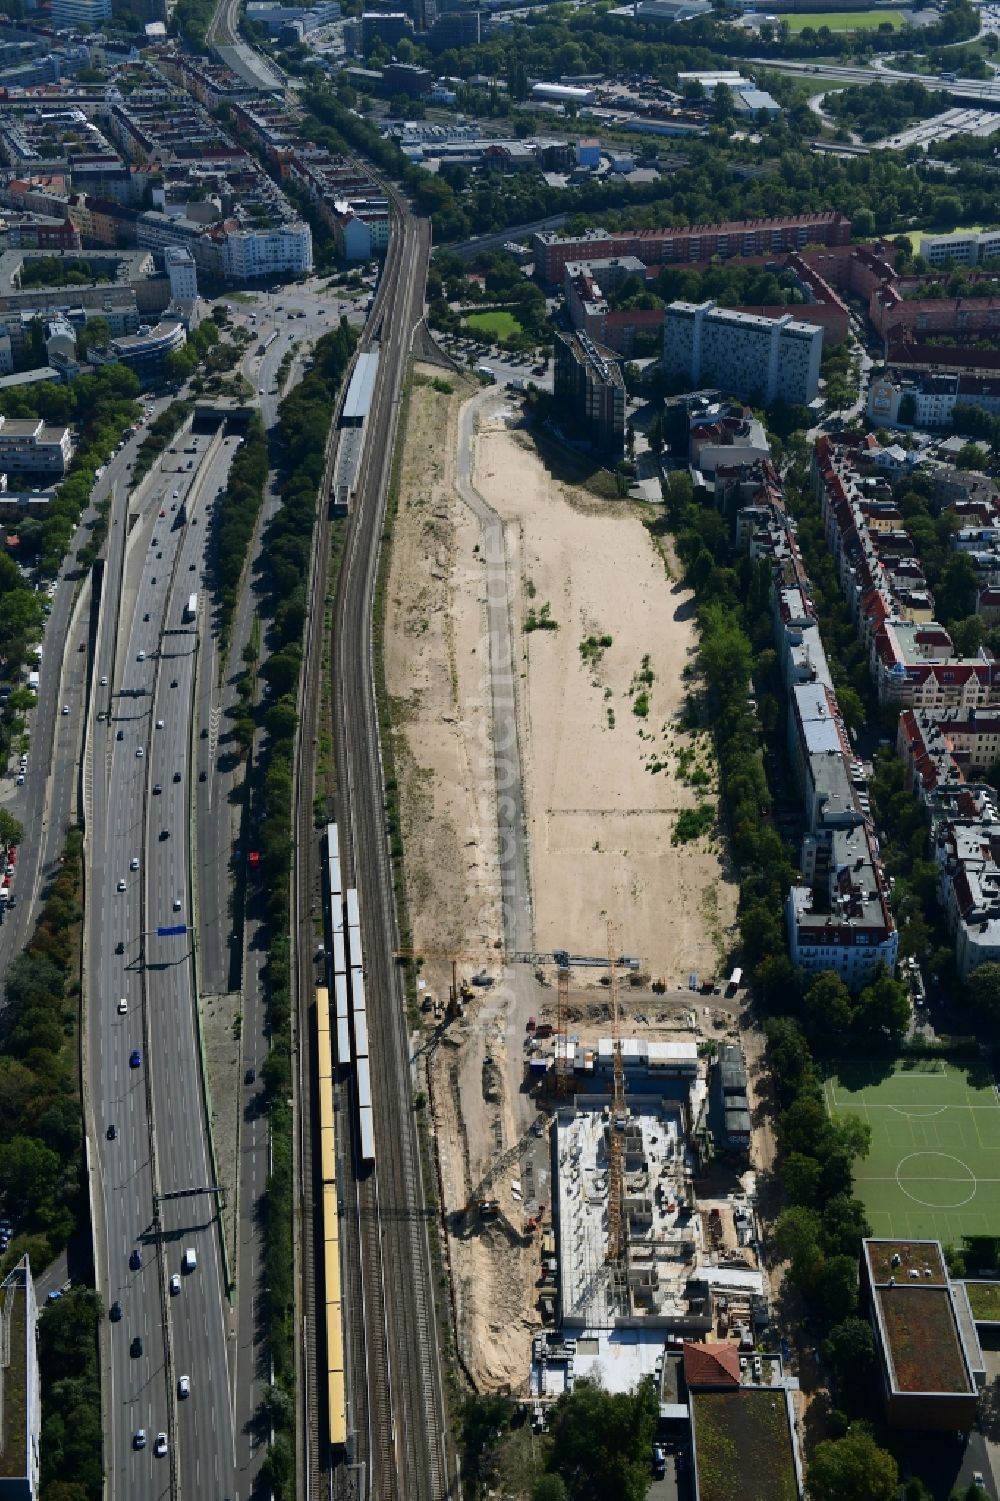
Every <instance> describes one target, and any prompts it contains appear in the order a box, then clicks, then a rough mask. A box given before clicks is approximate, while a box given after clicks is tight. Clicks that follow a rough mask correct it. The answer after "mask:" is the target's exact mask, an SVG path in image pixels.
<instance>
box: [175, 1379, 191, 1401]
mask: <svg viewBox="0 0 1000 1501" xmlns="http://www.w3.org/2000/svg"><path fill="white" fill-rule="evenodd" d="M177 1395H178V1397H180V1398H181V1399H183V1398H184V1397H190V1395H191V1377H190V1376H179V1377H178V1378H177Z"/></svg>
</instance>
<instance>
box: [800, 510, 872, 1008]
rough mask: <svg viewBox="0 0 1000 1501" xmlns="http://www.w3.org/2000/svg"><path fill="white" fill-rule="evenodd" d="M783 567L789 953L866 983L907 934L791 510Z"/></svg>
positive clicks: (853, 984) (810, 968)
mask: <svg viewBox="0 0 1000 1501" xmlns="http://www.w3.org/2000/svg"><path fill="white" fill-rule="evenodd" d="M772 525H773V526H774V527H775V529H776V530H781V531H784V533H785V553H784V560H783V561H781V562H780V564H779V566H778V567H777V568H776V572H775V586H774V591H773V611H774V621H775V633H776V644H777V650H778V657H779V661H780V663H781V668H782V676H783V679H784V682H785V688H786V693H787V701H788V733H787V738H788V747H789V754H790V757H791V763H792V766H793V767H794V769H795V773H796V780H797V782H798V785H799V787H800V789H801V792H802V797H803V811H804V818H805V825H806V833H805V835H804V837H803V841H802V849H801V852H800V861H799V868H800V873H801V880H800V881H798V882H796V884H795V885H793V886H792V888H791V889H790V891H789V893H788V897H787V902H786V921H787V927H788V944H789V954H790V956H791V959H792V962H793V964H795V965H797V966H799V967H800V968H801V969H803V970H804V971H805V973H806V974H807V975H812V974H817V973H819V971H821V970H825V969H832V970H834V971H835V972H836V973H837V974H839V975H840V977H841V978H842V979H843V981H844V983H845V985H847V986H848V987H849V989H851V990H855V991H856V990H860V989H861V988H862V987H863V986H864V985H866V984H867V983H868V981H869V980H870V979H871V978H872V975H873V974H874V972H875V970H876V968H877V967H878V965H879V964H885V965H886V967H887V968H888V969H889V971H890V972H892V971H894V970H895V967H896V958H897V952H898V946H899V934H898V931H897V929H896V925H895V921H894V919H893V916H892V909H891V907H890V903H889V885H888V881H887V879H886V875H885V871H884V869H883V866H882V863H881V860H880V858H879V852H878V843H877V840H876V838H875V832H874V829H873V827H872V822H871V807H870V802H869V798H868V793H867V787H866V784H865V780H864V774H863V770H862V767H861V764H860V762H859V761H858V760H857V758H856V756H855V755H854V752H853V750H852V748H851V744H850V738H849V736H848V734H847V730H846V727H845V725H844V722H843V719H842V717H841V714H840V708H839V706H838V704H837V696H836V691H835V689H834V687H833V682H832V679H831V676H830V670H829V666H828V663H827V660H826V654H825V652H824V650H823V644H822V641H821V640H820V634H819V626H818V622H817V620H816V614H815V609H814V607H813V603H812V598H811V595H810V593H809V590H808V585H807V584H806V582H805V580H804V577H803V569H802V563H801V558H800V556H799V553H798V543H797V541H796V539H795V536H794V531H793V530H792V529H791V528H790V527H789V525H788V522H787V520H786V519H785V518H784V516H783V513H776V514H775V515H774V516H773V517H772Z"/></svg>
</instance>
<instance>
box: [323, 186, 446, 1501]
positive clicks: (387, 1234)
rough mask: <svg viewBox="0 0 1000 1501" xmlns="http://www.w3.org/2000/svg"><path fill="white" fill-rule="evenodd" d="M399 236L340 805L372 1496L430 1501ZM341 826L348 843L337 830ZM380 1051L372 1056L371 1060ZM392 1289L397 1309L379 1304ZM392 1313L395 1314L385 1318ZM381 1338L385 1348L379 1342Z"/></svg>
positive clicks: (436, 1466)
mask: <svg viewBox="0 0 1000 1501" xmlns="http://www.w3.org/2000/svg"><path fill="white" fill-rule="evenodd" d="M394 209H395V216H396V232H395V233H394V235H393V242H392V254H391V257H390V258H389V259H387V262H386V267H385V270H384V272H383V276H382V279H381V282H380V291H382V292H383V294H384V300H383V301H382V302H381V304H380V310H379V311H378V312H377V314H376V313H375V312H373V318H372V326H373V327H375V328H377V329H379V330H380V332H381V334H382V343H381V358H380V361H379V373H378V379H377V384H376V390H375V395H374V399H373V404H372V412H371V417H370V419H369V422H370V427H369V433H368V436H367V440H366V445H365V453H364V458H363V461H362V471H361V475H360V477H359V479H360V482H359V486H358V503H357V505H356V510H355V516H354V520H353V524H352V526H351V529H350V532H349V537H348V545H347V549H346V551H345V557H344V562H343V565H342V569H341V579H340V588H339V590H338V598H337V610H336V619H335V627H334V652H333V661H334V682H335V694H334V710H333V720H334V722H333V734H334V744H335V748H336V759H337V766H338V776H339V783H338V787H337V805H338V808H337V812H338V821H339V823H340V828H341V839H342V842H346V846H347V858H348V860H349V862H350V864H349V869H350V870H351V879H352V881H353V883H354V884H355V885H356V886H357V887H358V889H359V893H360V897H361V922H362V931H363V938H364V948H365V954H366V956H367V972H366V977H365V978H366V990H367V993H368V997H369V1028H370V1031H371V1034H372V1039H373V1048H372V1059H373V1079H372V1084H373V1102H374V1105H375V1141H376V1148H377V1155H378V1161H377V1169H376V1172H375V1173H374V1174H372V1175H371V1176H370V1178H369V1179H367V1180H364V1181H362V1182H361V1183H360V1184H359V1206H360V1228H361V1233H362V1242H363V1251H362V1275H363V1277H364V1283H365V1289H364V1293H365V1307H366V1314H367V1341H368V1372H369V1403H370V1426H371V1449H370V1462H371V1472H370V1481H371V1492H370V1493H371V1495H372V1496H374V1497H377V1498H378V1501H383V1498H386V1501H389V1498H393V1501H394V1498H397V1497H398V1498H399V1501H425V1498H426V1501H438V1498H440V1497H443V1496H445V1495H447V1494H448V1483H447V1456H446V1450H445V1437H444V1410H443V1398H442V1393H441V1383H440V1372H439V1367H438V1358H437V1344H436V1325H435V1319H434V1311H433V1305H432V1295H431V1291H430V1278H429V1245H428V1227H427V1223H426V1217H425V1210H424V1203H423V1189H422V1183H421V1180H420V1165H419V1156H418V1147H417V1140H416V1130H415V1124H414V1120H413V1110H412V1103H413V1102H412V1088H411V1075H410V1067H409V1056H408V1042H407V1032H406V1018H405V1000H404V996H403V994H402V988H401V983H400V977H399V974H398V971H397V969H396V966H395V965H394V963H393V961H392V953H393V951H394V949H395V948H396V947H398V938H397V932H396V915H395V903H394V895H393V884H392V870H391V864H390V858H389V849H388V842H387V837H386V828H385V813H384V808H385V797H384V788H383V779H382V764H381V751H380V745H379V730H378V721H377V714H376V708H375V695H374V670H373V644H372V632H371V624H372V607H373V599H374V590H375V578H376V573H377V567H378V553H379V540H380V537H381V532H382V526H383V521H384V514H385V501H386V495H387V492H388V486H389V478H390V471H391V465H392V453H393V447H394V438H395V431H396V423H397V419H398V415H399V404H400V395H401V386H402V378H403V374H404V371H405V368H406V364H407V361H408V357H409V352H410V343H411V339H412V336H413V332H414V329H415V328H416V326H417V324H418V323H419V321H420V318H421V317H422V313H423V287H424V281H425V277H426V265H427V257H428V255H429V251H430V226H429V224H428V223H427V221H422V220H417V219H414V218H412V217H411V216H410V215H409V213H408V211H407V209H406V205H405V204H403V203H402V202H401V201H400V200H399V199H398V197H395V196H394ZM345 834H346V835H347V839H346V841H345V840H344V836H345ZM376 1060H377V1062H376ZM387 1290H388V1296H390V1297H391V1300H392V1301H391V1310H390V1309H388V1308H387ZM387 1314H388V1315H389V1316H388V1317H387ZM383 1341H384V1345H385V1351H384V1354H383V1352H382V1351H381V1350H378V1349H376V1345H377V1344H381V1343H383Z"/></svg>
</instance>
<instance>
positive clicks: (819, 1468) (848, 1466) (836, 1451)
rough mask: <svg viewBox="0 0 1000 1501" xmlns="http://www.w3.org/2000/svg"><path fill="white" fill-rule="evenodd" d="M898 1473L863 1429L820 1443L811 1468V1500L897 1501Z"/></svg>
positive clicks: (853, 1429)
mask: <svg viewBox="0 0 1000 1501" xmlns="http://www.w3.org/2000/svg"><path fill="white" fill-rule="evenodd" d="M898 1488H899V1470H898V1468H897V1466H896V1461H895V1460H894V1459H893V1457H892V1455H891V1454H889V1453H888V1452H887V1451H886V1450H885V1449H882V1448H880V1447H879V1445H878V1444H877V1443H876V1442H875V1440H874V1439H873V1438H872V1436H871V1434H870V1433H869V1432H867V1430H866V1429H865V1428H863V1427H861V1426H856V1427H853V1428H851V1430H850V1431H849V1432H848V1433H847V1435H846V1436H845V1437H844V1438H842V1439H837V1440H835V1441H831V1440H829V1439H827V1440H825V1441H824V1442H823V1443H821V1444H817V1446H816V1452H815V1454H814V1455H813V1459H812V1464H811V1465H810V1466H809V1476H808V1489H809V1496H810V1501H895V1496H896V1491H897V1490H898Z"/></svg>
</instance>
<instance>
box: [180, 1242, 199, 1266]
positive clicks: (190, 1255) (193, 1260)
mask: <svg viewBox="0 0 1000 1501" xmlns="http://www.w3.org/2000/svg"><path fill="white" fill-rule="evenodd" d="M197 1265H198V1253H197V1251H196V1250H195V1248H194V1246H188V1248H187V1250H186V1251H185V1252H184V1260H183V1261H182V1262H181V1268H182V1270H183V1271H185V1272H193V1271H194V1269H195V1267H196V1266H197Z"/></svg>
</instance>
